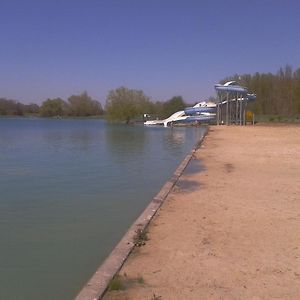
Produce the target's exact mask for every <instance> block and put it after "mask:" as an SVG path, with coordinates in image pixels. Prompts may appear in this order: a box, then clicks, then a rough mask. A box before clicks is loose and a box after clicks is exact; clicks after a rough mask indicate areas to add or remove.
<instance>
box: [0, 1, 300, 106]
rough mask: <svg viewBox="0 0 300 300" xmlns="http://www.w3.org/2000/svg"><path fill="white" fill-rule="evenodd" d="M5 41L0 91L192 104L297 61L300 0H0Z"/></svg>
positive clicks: (19, 96) (33, 97) (35, 98)
mask: <svg viewBox="0 0 300 300" xmlns="http://www.w3.org/2000/svg"><path fill="white" fill-rule="evenodd" d="M0 41H1V43H0V97H7V98H12V99H16V100H20V101H22V102H24V103H29V102H36V103H41V102H42V101H43V100H45V99H46V98H48V97H51V98H52V97H61V98H63V99H67V98H68V97H69V96H70V95H71V94H77V93H80V92H82V91H84V90H86V91H87V92H88V93H89V94H90V95H91V96H92V97H93V98H94V99H97V100H100V101H101V102H102V103H105V98H106V95H107V92H108V91H109V90H110V89H114V88H117V87H119V86H127V87H129V88H135V89H142V90H143V91H144V92H145V94H146V95H148V96H150V97H151V98H152V99H153V100H167V99H169V98H171V97H172V96H174V95H182V96H183V98H184V99H185V100H187V101H189V102H193V101H196V100H198V99H205V98H207V97H209V96H210V95H214V94H215V92H214V89H213V84H214V83H216V82H218V81H219V80H221V79H223V78H224V77H226V76H229V75H233V74H235V73H239V74H241V73H242V74H244V73H254V72H256V71H258V72H277V70H278V69H279V68H280V66H285V65H286V64H290V65H291V66H292V67H293V68H294V69H295V68H298V67H300V1H298V0H285V1H282V0H251V1H250V0H239V1H232V0H228V1H221V0H220V1H213V0H210V1H204V0H203V1H202V0H197V1H196V0H195V1H193V0H172V1H171V0H26V1H25V0H0Z"/></svg>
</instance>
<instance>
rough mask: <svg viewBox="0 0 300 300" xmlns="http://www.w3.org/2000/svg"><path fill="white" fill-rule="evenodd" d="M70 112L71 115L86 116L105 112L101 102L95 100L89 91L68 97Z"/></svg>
mask: <svg viewBox="0 0 300 300" xmlns="http://www.w3.org/2000/svg"><path fill="white" fill-rule="evenodd" d="M68 102H69V114H70V115H71V116H78V117H85V116H95V115H101V114H103V109H102V106H101V103H99V102H98V101H96V100H93V99H92V98H91V97H90V96H89V95H88V93H87V92H83V93H82V94H80V95H72V96H71V97H69V98H68Z"/></svg>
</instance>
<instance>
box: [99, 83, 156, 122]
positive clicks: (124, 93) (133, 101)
mask: <svg viewBox="0 0 300 300" xmlns="http://www.w3.org/2000/svg"><path fill="white" fill-rule="evenodd" d="M150 107H151V102H150V100H149V98H148V97H147V96H145V94H144V93H143V91H140V90H134V89H128V88H126V87H120V88H117V89H115V90H111V91H109V93H108V95H107V98H106V105H105V110H106V113H107V117H108V119H109V120H113V121H126V123H127V124H128V123H129V122H130V120H131V119H132V118H134V117H137V116H138V115H143V114H144V113H146V112H148V109H149V108H150Z"/></svg>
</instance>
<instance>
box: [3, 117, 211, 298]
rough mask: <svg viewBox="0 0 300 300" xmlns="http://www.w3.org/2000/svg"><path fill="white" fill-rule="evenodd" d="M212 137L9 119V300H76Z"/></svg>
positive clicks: (195, 130) (193, 131) (188, 131)
mask: <svg viewBox="0 0 300 300" xmlns="http://www.w3.org/2000/svg"><path fill="white" fill-rule="evenodd" d="M205 130H206V129H205V128H204V127H188V128H184V127H175V128H163V127H144V126H142V125H141V126H139V125H136V126H126V125H112V124H108V123H106V122H105V121H103V120H97V119H94V120H92V119H63V120H57V119H38V118H37V119H26V118H1V119H0V249H1V250H0V251H1V252H0V253H1V255H0V299H6V300H9V299H30V300H35V299H49V300H50V299H51V300H53V299H56V300H60V299H64V300H65V299H73V298H74V297H75V296H76V294H77V293H78V292H79V291H80V290H81V288H82V287H83V285H84V284H85V283H86V281H87V280H88V279H89V278H90V277H91V276H92V274H93V273H94V272H95V271H96V269H97V268H98V266H99V265H100V264H101V262H102V261H103V260H104V259H105V257H106V256H107V255H108V254H109V253H110V251H111V250H112V248H113V247H114V246H115V245H116V244H117V242H118V241H119V240H120V239H121V237H122V236H123V234H124V233H125V232H126V231H127V229H128V227H129V226H130V225H131V224H132V223H133V222H134V220H135V219H136V218H137V217H138V215H139V214H140V213H141V212H142V211H143V209H144V208H145V207H146V206H147V204H148V203H149V202H150V200H151V199H152V197H153V196H155V195H156V193H157V192H158V191H159V190H160V188H161V187H162V185H163V184H164V182H165V181H166V180H167V179H168V178H169V177H170V176H171V175H172V173H173V172H174V171H175V169H176V167H177V166H178V165H179V163H180V162H181V161H182V160H183V158H184V157H185V156H186V154H187V153H189V151H190V150H191V149H192V148H193V146H194V145H195V143H196V142H197V141H198V140H199V139H200V138H201V136H203V134H204V132H205Z"/></svg>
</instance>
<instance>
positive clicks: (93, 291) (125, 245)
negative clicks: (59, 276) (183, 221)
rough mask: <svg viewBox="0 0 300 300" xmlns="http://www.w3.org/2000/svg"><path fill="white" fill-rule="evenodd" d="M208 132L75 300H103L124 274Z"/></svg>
mask: <svg viewBox="0 0 300 300" xmlns="http://www.w3.org/2000/svg"><path fill="white" fill-rule="evenodd" d="M208 132H209V127H207V129H206V132H205V133H204V135H203V136H202V137H201V138H200V140H199V141H197V142H196V143H195V146H194V147H193V149H192V150H191V151H190V153H189V154H187V155H186V157H185V158H184V159H183V161H182V162H181V163H180V164H179V166H178V167H177V168H176V170H175V171H174V173H173V175H172V176H171V177H170V178H169V179H168V180H167V182H166V183H165V184H164V185H163V186H162V188H161V189H160V191H159V192H158V193H157V194H156V196H154V197H153V198H152V200H151V201H150V203H149V204H148V205H147V207H146V208H145V210H144V211H143V212H142V213H141V214H140V216H139V217H138V218H137V219H136V220H135V221H134V223H133V224H132V225H131V226H130V227H129V229H128V230H127V232H126V233H125V235H124V236H123V237H122V239H121V240H120V242H119V243H118V244H117V245H116V246H115V247H114V249H113V250H112V251H111V253H110V254H109V256H108V257H107V258H106V259H105V260H104V262H103V263H102V264H101V265H100V266H99V267H98V269H97V270H96V272H95V273H94V274H93V275H92V277H91V278H90V279H89V280H88V282H87V283H86V284H85V285H84V287H83V288H82V289H81V291H80V292H79V293H78V295H77V296H76V298H75V300H89V299H91V300H95V299H102V297H103V296H104V295H105V292H106V290H107V288H108V285H109V283H110V282H111V280H112V279H113V278H114V276H115V275H116V274H117V273H118V272H119V271H120V269H121V268H122V266H123V265H124V263H125V262H126V260H127V258H128V257H129V256H130V254H131V253H132V251H133V249H134V248H136V247H137V246H136V245H135V243H134V239H135V237H136V235H137V232H144V231H145V230H146V229H147V227H148V225H149V224H150V222H151V220H152V219H153V218H154V216H155V215H156V213H157V211H158V210H159V208H160V207H161V206H162V204H163V203H164V201H165V200H166V198H167V196H168V195H169V193H170V192H171V191H172V189H173V187H174V186H175V185H176V183H177V181H178V180H179V178H180V176H181V175H182V174H183V172H184V170H185V169H186V167H187V165H188V164H189V162H190V160H191V159H192V158H193V156H194V154H195V152H196V151H197V149H198V148H199V147H200V146H201V143H202V142H203V140H204V139H205V136H206V135H207V134H208Z"/></svg>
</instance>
